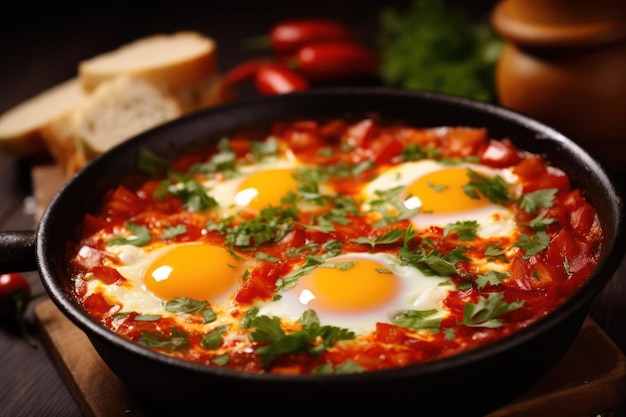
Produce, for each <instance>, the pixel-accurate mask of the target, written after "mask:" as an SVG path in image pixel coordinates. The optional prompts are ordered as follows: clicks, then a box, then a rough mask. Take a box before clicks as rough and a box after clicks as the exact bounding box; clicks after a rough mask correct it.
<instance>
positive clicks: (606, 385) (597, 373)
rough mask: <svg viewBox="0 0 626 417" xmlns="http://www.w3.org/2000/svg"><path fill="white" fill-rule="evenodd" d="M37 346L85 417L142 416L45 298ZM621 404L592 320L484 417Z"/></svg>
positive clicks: (625, 384)
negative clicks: (558, 356)
mask: <svg viewBox="0 0 626 417" xmlns="http://www.w3.org/2000/svg"><path fill="white" fill-rule="evenodd" d="M32 178H33V187H34V196H35V198H36V199H37V202H38V211H37V216H40V215H41V213H42V212H43V210H44V209H45V207H46V206H47V204H48V202H49V201H50V199H51V198H52V196H53V195H54V194H55V193H56V192H57V190H58V189H59V187H60V186H61V185H62V184H63V181H64V178H63V176H62V174H61V171H60V169H59V168H58V167H56V166H54V165H51V166H41V167H36V168H35V169H34V170H33V173H32ZM35 317H36V319H37V323H38V326H39V331H40V337H41V340H42V344H43V345H44V346H45V347H46V349H47V351H48V352H49V354H50V357H51V358H52V361H53V362H54V364H55V365H56V367H57V369H58V370H59V373H60V374H61V376H62V377H63V379H64V381H65V383H66V384H67V386H68V388H69V390H70V392H71V393H72V395H73V397H74V399H75V400H76V402H77V404H78V405H79V407H80V408H81V410H82V412H83V413H84V414H85V416H86V417H91V416H93V417H110V416H118V415H119V416H128V417H133V416H135V417H143V416H145V415H146V413H145V411H144V410H143V408H142V405H141V403H140V402H139V401H138V400H137V399H136V398H135V397H134V396H133V395H132V393H130V392H129V391H128V389H127V388H126V387H125V385H124V383H123V382H122V381H121V380H120V379H119V378H118V377H117V376H116V375H115V374H114V373H113V372H112V371H111V370H110V369H109V368H108V366H107V365H106V364H105V363H104V361H103V360H102V359H101V358H100V356H98V354H97V352H96V351H95V349H94V348H93V347H92V345H91V343H90V342H89V340H88V339H87V337H86V336H85V334H84V333H83V332H82V331H81V330H79V329H78V328H77V327H76V326H75V325H74V324H73V323H71V322H70V321H69V319H67V318H66V317H65V316H64V315H63V314H62V313H61V312H60V311H59V310H58V309H57V307H56V306H55V305H54V304H53V303H52V301H50V300H46V301H43V302H41V303H39V304H38V305H37V306H36V307H35ZM625 401H626V356H624V354H623V353H622V352H621V350H620V349H619V348H618V347H617V346H616V345H615V344H614V343H613V342H612V341H611V339H610V338H609V337H608V336H607V335H606V334H605V333H604V332H603V331H602V329H601V328H600V327H599V326H598V325H597V324H596V323H595V322H594V321H593V320H592V319H591V318H587V320H586V321H585V323H584V325H583V327H582V329H581V331H580V333H579V334H578V336H577V338H576V340H575V341H574V343H573V345H572V346H571V347H570V349H569V350H568V352H567V353H566V354H565V356H564V357H563V358H562V360H561V361H560V362H559V363H558V364H557V366H556V367H555V368H554V369H553V370H552V371H551V372H550V373H549V374H548V375H547V376H546V377H545V378H544V379H543V380H541V381H540V382H539V383H537V384H536V385H535V386H533V387H532V388H531V389H530V390H528V391H527V392H526V393H524V394H523V395H521V396H520V397H519V398H518V399H516V400H515V401H513V402H512V403H510V404H509V405H507V406H506V407H503V408H502V409H500V410H498V411H495V412H493V413H491V414H489V416H487V417H544V416H545V417H588V416H607V417H608V416H612V415H614V414H613V413H614V412H615V411H616V410H618V409H620V408H621V407H622V406H623V405H624V403H625Z"/></svg>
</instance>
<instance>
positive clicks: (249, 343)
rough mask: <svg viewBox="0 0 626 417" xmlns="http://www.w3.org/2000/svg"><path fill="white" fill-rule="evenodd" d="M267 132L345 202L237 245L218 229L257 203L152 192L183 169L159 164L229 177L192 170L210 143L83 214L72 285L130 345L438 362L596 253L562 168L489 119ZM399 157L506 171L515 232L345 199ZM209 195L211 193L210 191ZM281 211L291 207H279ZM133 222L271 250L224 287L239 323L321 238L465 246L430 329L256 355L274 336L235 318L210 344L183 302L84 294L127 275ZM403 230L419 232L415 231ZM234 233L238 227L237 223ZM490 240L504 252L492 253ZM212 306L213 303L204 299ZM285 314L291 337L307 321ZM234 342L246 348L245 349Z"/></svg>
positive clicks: (362, 362) (531, 307)
mask: <svg viewBox="0 0 626 417" xmlns="http://www.w3.org/2000/svg"><path fill="white" fill-rule="evenodd" d="M261 137H262V138H263V140H265V141H267V143H269V141H275V144H276V145H277V149H278V150H277V151H276V152H278V153H281V154H284V153H285V152H289V153H291V154H293V155H294V156H295V158H296V159H297V160H298V161H300V162H301V163H303V164H309V165H312V166H317V167H323V168H325V169H326V171H325V172H327V173H330V174H329V178H328V179H326V180H325V181H326V184H328V185H329V186H331V187H332V189H333V190H334V193H335V194H334V196H335V197H336V196H340V197H346V198H348V197H349V198H350V199H346V200H340V199H332V200H331V199H329V200H324V201H325V202H324V203H323V204H322V205H321V208H320V209H319V210H318V211H313V212H309V211H300V212H298V213H297V214H296V215H295V217H293V218H289V219H287V220H285V223H280V224H288V225H289V227H286V228H285V230H284V233H283V234H282V235H281V236H280V239H277V240H275V241H272V240H269V241H267V242H262V243H260V244H258V243H259V242H260V239H261V234H255V235H253V237H252V241H251V242H249V243H248V244H247V246H237V245H236V244H233V240H229V239H231V238H233V236H234V235H233V234H230V235H229V234H226V232H224V230H226V229H228V230H230V231H231V232H232V231H233V230H235V226H234V224H239V225H240V224H242V222H243V221H246V220H251V219H254V216H255V215H254V214H251V213H249V212H245V213H237V214H236V216H240V217H237V219H238V220H232V219H231V220H229V218H228V217H224V216H221V217H220V216H216V215H215V214H214V210H215V209H214V208H212V207H204V208H200V209H197V208H196V209H189V207H188V206H187V205H186V204H188V202H185V201H183V200H182V199H181V197H180V195H175V194H172V193H164V194H162V195H161V196H160V197H159V198H155V193H157V192H158V190H160V189H162V187H163V184H164V181H169V182H168V184H170V185H171V184H173V183H174V184H175V183H176V181H177V180H176V178H180V177H174V176H168V175H170V174H168V173H167V172H170V173H171V172H172V171H175V172H178V173H184V174H185V175H186V176H187V177H191V178H194V179H196V180H198V181H199V182H201V181H203V180H205V179H206V178H207V176H210V177H211V178H213V179H215V178H218V179H219V178H222V177H226V176H227V175H228V172H227V171H220V170H217V171H216V170H213V171H210V173H209V174H207V173H206V172H201V171H197V170H194V169H195V167H197V166H198V165H199V164H202V163H206V162H207V161H211V158H212V157H214V156H215V155H216V154H217V153H218V150H217V149H210V150H208V151H206V152H204V151H203V152H195V153H193V154H191V153H190V154H189V155H186V156H183V157H180V158H178V159H176V160H175V161H168V167H169V171H168V170H162V171H161V172H166V173H165V174H162V175H160V176H158V177H148V176H146V178H145V179H142V181H137V180H136V179H134V180H133V181H132V182H131V181H129V182H128V183H127V184H120V185H119V186H118V187H117V188H115V189H113V190H111V191H110V192H109V193H107V194H106V196H105V198H104V199H103V202H102V206H101V209H100V210H99V211H98V212H97V213H90V214H86V215H85V219H84V227H83V231H84V235H83V236H82V238H81V240H80V241H79V242H76V248H78V249H80V250H76V252H74V253H71V260H72V266H73V271H72V273H73V275H74V276H75V277H76V291H75V292H76V296H77V298H78V299H79V300H80V302H81V304H82V305H83V306H84V308H85V309H86V310H87V311H88V312H89V313H90V314H91V315H92V316H93V317H94V318H96V319H97V320H99V321H100V322H102V323H103V325H105V326H107V327H109V328H110V329H112V330H113V331H115V332H117V333H118V334H120V335H122V336H123V337H126V338H128V339H129V340H132V341H134V342H138V343H139V342H140V341H142V340H144V339H143V338H146V337H147V335H152V336H154V337H153V338H152V339H150V340H151V342H150V343H149V344H146V343H145V342H144V343H143V344H144V345H146V346H148V347H149V348H151V349H154V350H157V351H160V352H163V353H165V354H169V355H173V356H177V357H181V358H184V359H187V360H190V361H193V362H198V363H203V364H206V365H208V366H222V367H226V368H230V369H235V370H240V371H246V372H273V373H277V374H304V373H313V372H339V370H340V369H346V371H352V372H362V371H372V370H379V369H385V368H391V367H398V366H405V365H409V364H413V363H420V362H427V361H432V360H436V359H439V358H443V357H447V356H450V355H453V354H457V353H459V352H463V351H466V350H468V349H472V348H475V347H477V346H480V345H483V344H485V343H489V342H492V341H495V340H498V339H500V338H503V337H506V336H507V335H510V334H512V333H514V332H515V331H517V330H519V329H520V328H523V327H525V326H528V325H529V324H530V323H532V322H534V321H536V320H539V319H541V318H542V317H544V316H545V315H546V314H548V313H549V312H551V311H552V310H554V309H555V308H556V307H557V306H558V305H560V304H561V303H563V302H564V301H565V300H566V299H567V298H568V297H571V296H572V294H573V293H574V292H576V291H577V290H578V288H580V286H581V285H582V284H583V283H584V282H585V280H586V279H587V278H588V276H589V274H590V273H591V271H592V270H593V269H594V267H595V265H596V263H597V258H598V253H599V248H600V242H601V238H602V230H601V227H600V223H599V221H598V218H597V214H596V210H595V209H594V208H593V207H592V206H591V205H590V204H589V203H588V202H587V201H586V200H585V198H584V195H583V194H582V193H581V192H580V190H578V189H576V188H573V187H572V184H571V183H570V180H569V178H568V176H567V175H566V174H565V173H564V172H563V171H561V170H560V169H558V168H556V167H553V166H550V165H549V164H548V163H547V162H546V161H545V160H544V159H543V158H542V157H541V156H539V155H534V154H531V153H529V152H527V151H525V150H523V149H518V148H517V147H516V146H515V145H514V144H513V143H511V142H510V141H508V140H507V139H498V138H491V137H490V136H489V132H488V131H487V130H486V129H481V128H470V127H438V128H417V127H412V126H409V125H402V124H399V123H383V122H382V121H380V120H378V119H376V118H370V119H364V120H359V121H356V122H353V121H347V120H331V121H325V122H322V121H314V120H302V121H296V122H281V123H275V124H274V125H272V127H271V128H270V129H269V130H268V131H267V132H265V134H264V135H261ZM258 138H259V135H254V136H249V137H247V136H246V135H245V134H237V135H235V134H233V135H232V136H231V137H229V138H226V141H227V143H229V144H230V148H229V149H230V151H229V152H231V153H230V156H231V157H232V158H233V163H235V164H238V163H246V164H249V163H251V161H253V156H254V153H255V152H257V150H255V141H257V139H258ZM406 155H412V160H425V159H434V160H437V161H448V162H449V161H453V162H454V161H456V162H458V161H470V162H472V163H475V164H481V165H482V166H485V167H488V168H493V169H498V170H508V171H509V172H510V173H512V174H513V175H514V176H515V178H516V180H515V181H516V182H515V184H509V185H510V190H509V191H510V192H511V193H512V194H511V196H510V198H509V199H508V200H507V201H504V202H501V203H500V204H501V205H502V206H504V207H506V208H507V210H509V211H510V212H511V213H513V217H514V219H515V222H516V225H517V229H516V230H517V231H516V233H515V235H514V236H509V235H506V236H498V237H490V238H477V237H474V238H473V239H469V240H463V239H461V238H460V235H459V236H456V235H455V234H454V232H453V233H452V235H451V236H450V235H448V234H449V233H450V232H449V231H448V230H447V229H446V227H443V226H437V225H433V226H431V227H428V228H421V229H419V228H416V227H414V226H413V225H412V223H411V219H410V218H402V216H399V215H397V213H395V214H396V217H393V216H392V219H391V220H390V221H388V222H387V223H385V224H379V223H376V222H377V221H380V217H379V216H376V215H374V214H372V213H371V212H370V213H367V214H365V213H363V211H362V210H361V211H359V210H356V211H353V210H351V209H350V204H352V203H354V202H356V204H357V206H358V205H359V204H360V203H361V199H362V195H361V194H359V192H358V190H361V189H362V187H363V186H364V185H365V184H367V183H368V182H370V181H371V180H372V179H374V178H375V177H376V176H377V175H378V174H379V173H380V172H381V171H382V170H383V169H384V168H386V167H393V166H397V165H399V164H401V163H402V162H403V161H406V159H403V157H406ZM252 163H253V162H252ZM536 191H549V192H547V193H546V194H549V195H550V203H549V204H544V205H542V206H540V207H539V208H535V209H528V208H527V206H526V205H524V204H523V203H521V201H522V200H523V199H522V198H521V196H523V195H526V196H531V195H532V196H533V197H535V196H538V195H539V194H533V192H536ZM207 192H208V193H209V194H210V190H209V191H207ZM284 204H287V203H284ZM281 210H286V208H285V206H282V208H281ZM332 210H337V211H341V215H337V216H331V215H328V213H330V212H331V211H332ZM283 215H284V213H283ZM322 215H327V217H326V218H327V219H330V220H329V222H330V224H331V225H332V227H327V228H324V227H322V226H323V224H322V222H321V221H320V217H322ZM277 218H278V217H277ZM294 219H295V220H294ZM229 221H230V223H229ZM128 222H132V223H133V224H135V225H139V226H145V227H146V228H147V230H148V231H149V236H150V239H151V241H150V245H156V244H158V243H163V242H165V241H167V243H168V244H174V243H183V242H196V241H203V242H211V243H214V244H217V245H221V246H224V247H229V248H230V250H232V251H233V252H235V253H237V254H239V255H240V256H242V257H243V258H245V259H253V258H255V256H256V255H257V254H259V253H261V254H262V256H263V257H265V258H267V259H269V258H270V257H271V258H273V259H274V261H272V262H270V261H263V260H259V256H256V258H255V259H256V260H255V261H254V262H253V263H251V264H250V266H249V267H248V269H247V272H246V276H245V278H242V280H241V283H240V285H239V287H238V289H237V291H236V293H235V294H234V296H233V298H232V303H234V304H235V305H237V306H240V309H239V310H237V311H236V312H231V313H230V316H232V317H229V319H232V320H234V322H235V323H243V322H244V321H245V319H246V314H247V313H249V312H250V309H251V307H252V306H254V304H255V302H258V301H267V300H271V299H272V297H275V296H276V295H277V294H278V286H279V284H280V283H281V280H282V279H284V278H285V277H288V276H289V274H290V273H292V272H293V271H294V269H296V268H298V267H301V266H302V265H303V264H305V263H306V262H307V261H310V260H311V259H312V258H311V257H315V256H321V254H322V252H320V251H321V249H320V248H321V247H323V246H324V245H326V244H328V242H340V243H341V244H342V246H341V249H340V251H339V252H338V253H368V252H371V251H372V250H373V246H372V244H369V243H365V241H363V240H360V238H367V239H370V241H372V240H375V239H376V238H381V237H385V236H388V234H389V233H394V231H402V232H403V233H404V234H403V236H402V238H396V239H395V240H394V239H390V240H389V241H388V242H382V243H380V244H377V245H376V249H375V250H376V251H378V252H381V253H388V254H393V255H396V256H397V255H398V254H399V253H403V252H402V251H404V253H407V252H409V253H410V254H411V256H416V254H419V253H420V251H423V250H424V251H426V252H427V253H429V254H430V255H433V254H438V255H440V256H441V257H442V259H445V257H446V256H447V255H450V254H453V253H454V251H455V250H458V248H459V247H461V248H462V249H463V256H462V257H461V256H459V257H458V258H451V259H453V261H451V265H449V267H451V268H453V270H452V272H451V273H449V274H448V275H447V277H448V279H449V282H450V283H451V284H450V285H453V289H452V290H450V291H448V292H447V294H446V296H445V297H444V298H443V299H442V301H441V309H442V311H444V310H445V312H446V314H445V315H444V317H442V318H441V320H440V322H438V323H437V324H436V325H433V326H434V327H428V328H412V327H410V326H408V327H407V326H404V325H402V324H399V323H395V322H391V323H390V322H385V321H382V320H381V322H378V323H377V324H376V326H375V329H374V330H373V331H372V332H371V333H368V334H362V335H358V336H356V337H354V338H351V339H345V340H337V341H334V343H328V345H327V346H322V347H320V346H321V344H322V343H323V341H324V336H319V337H316V338H313V339H312V340H309V341H308V343H307V344H306V347H305V348H302V349H296V350H294V351H286V352H284V353H277V354H275V355H273V356H263V355H262V354H261V353H262V352H263V349H261V350H258V349H259V348H262V347H263V346H266V345H268V344H270V343H271V342H268V341H263V340H262V339H260V338H251V337H247V336H249V335H250V333H252V332H253V330H251V328H250V327H245V326H244V325H243V324H242V325H241V326H240V328H239V331H240V332H241V336H240V337H229V338H227V337H224V335H223V336H222V338H221V339H219V338H218V342H216V345H211V346H209V345H210V344H209V342H207V339H206V338H205V336H207V333H208V332H209V331H212V330H219V329H211V328H209V327H210V326H208V325H207V324H206V323H205V322H203V320H202V317H201V315H200V314H199V313H186V314H185V315H184V319H180V320H176V319H172V318H171V317H169V316H168V317H165V316H163V317H154V318H152V319H150V317H139V318H140V320H138V316H141V314H140V313H138V312H136V311H131V312H128V311H125V309H124V306H123V305H121V303H120V302H116V301H115V300H114V299H112V298H111V297H107V296H105V295H104V294H103V293H99V292H96V293H89V291H88V290H87V284H86V282H87V281H89V279H92V278H90V277H93V276H97V277H98V278H99V279H100V281H102V283H103V284H104V285H109V286H115V285H118V286H119V285H124V284H123V283H124V282H125V281H126V278H125V277H123V276H122V275H121V274H120V273H119V272H118V271H117V270H116V269H115V267H116V265H117V264H118V263H119V261H118V260H116V259H115V257H114V256H112V255H111V254H109V253H108V252H107V247H108V246H107V245H108V239H110V237H111V236H112V235H115V234H119V232H120V231H121V230H124V229H126V228H127V227H128ZM237 222H239V223H237ZM170 225H178V226H181V225H182V226H184V227H183V228H182V229H181V230H184V231H183V232H182V233H180V234H177V235H175V236H173V237H163V236H164V232H165V231H166V230H167V229H168V227H169V226H170ZM312 225H315V226H316V227H312ZM229 228H230V229H229ZM409 230H410V231H412V232H413V233H414V235H409V234H408V232H407V231H409ZM273 233H278V232H277V231H276V230H274V231H273ZM459 233H460V232H459ZM237 236H238V238H242V236H243V235H242V232H241V230H239V235H237ZM233 239H234V238H233ZM542 239H543V240H542ZM541 242H543V246H542V244H541ZM531 244H535V245H538V247H537V246H533V245H531ZM495 248H500V251H495V252H493V253H490V254H489V255H486V253H489V251H490V250H491V249H495ZM287 254H289V256H288V255H287ZM409 258H410V256H409ZM487 259H488V261H487ZM485 262H492V263H494V264H497V265H499V267H500V268H501V270H502V271H506V276H504V275H497V274H496V275H489V274H487V272H490V271H485V270H484V269H482V268H484V263H485ZM494 276H495V277H499V278H497V279H496V278H494ZM210 304H211V303H210V302H207V306H210ZM472 311H473V312H474V313H475V314H473V315H472ZM122 313H123V314H122ZM322 324H325V323H322ZM330 324H332V323H330ZM282 325H284V328H283V330H284V332H285V334H287V335H289V334H294V333H296V332H298V331H300V330H302V329H303V328H304V327H305V326H304V325H299V324H294V323H291V324H287V323H282ZM234 327H236V326H234ZM242 343H243V345H245V346H246V347H247V348H245V349H242V348H240V346H241V344H242ZM207 346H209V347H207ZM259 352H261V353H259ZM311 352H313V353H311ZM343 365H346V367H345V368H342V366H343ZM350 366H354V367H352V368H350Z"/></svg>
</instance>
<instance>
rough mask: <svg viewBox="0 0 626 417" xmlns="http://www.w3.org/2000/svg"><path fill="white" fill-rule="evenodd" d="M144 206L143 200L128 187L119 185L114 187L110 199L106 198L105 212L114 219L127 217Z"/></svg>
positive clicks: (141, 209)
mask: <svg viewBox="0 0 626 417" xmlns="http://www.w3.org/2000/svg"><path fill="white" fill-rule="evenodd" d="M145 207H146V202H145V201H143V200H142V199H140V198H139V197H138V196H137V195H136V194H135V193H133V192H131V191H130V190H129V189H128V188H126V187H124V186H122V185H120V186H119V187H117V188H116V189H115V191H114V192H113V195H111V197H110V199H108V202H107V204H106V207H105V212H106V213H107V215H109V216H111V217H112V218H114V219H119V218H128V217H130V216H132V215H133V214H136V213H139V212H141V211H143V210H144V209H145Z"/></svg>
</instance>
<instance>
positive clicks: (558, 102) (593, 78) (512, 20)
mask: <svg viewBox="0 0 626 417" xmlns="http://www.w3.org/2000/svg"><path fill="white" fill-rule="evenodd" d="M491 22H492V26H493V28H494V30H495V31H496V32H497V33H498V34H499V35H500V36H501V37H502V38H503V39H504V40H505V41H506V44H505V47H504V48H503V50H502V54H501V56H500V58H499V62H498V65H497V67H496V75H495V78H496V80H495V82H496V89H497V94H498V101H499V103H500V104H501V105H502V106H504V107H508V108H511V109H513V110H516V111H519V112H522V113H525V114H527V115H530V116H532V117H534V118H536V119H538V120H541V121H542V122H544V123H546V124H549V125H551V126H552V127H554V128H556V129H558V130H560V131H561V132H563V133H565V134H567V135H569V136H570V137H572V138H573V139H574V140H576V141H577V142H579V144H580V145H582V146H584V147H586V148H587V149H588V150H589V151H590V152H591V153H592V154H595V155H596V156H597V157H599V159H601V160H603V161H604V162H606V163H607V164H608V165H609V166H611V167H612V168H616V169H618V170H626V162H625V161H624V160H625V159H626V2H625V1H624V0H596V1H593V2H590V1H588V0H502V1H501V2H500V3H498V4H497V5H496V6H495V7H494V9H493V11H492V15H491Z"/></svg>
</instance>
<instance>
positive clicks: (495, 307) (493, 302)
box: [458, 292, 524, 328]
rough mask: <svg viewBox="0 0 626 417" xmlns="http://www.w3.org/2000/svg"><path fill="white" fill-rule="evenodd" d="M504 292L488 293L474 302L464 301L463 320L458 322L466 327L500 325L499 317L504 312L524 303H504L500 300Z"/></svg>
mask: <svg viewBox="0 0 626 417" xmlns="http://www.w3.org/2000/svg"><path fill="white" fill-rule="evenodd" d="M503 298H504V293H502V292H494V293H489V294H488V295H487V297H480V300H479V301H478V302H477V303H476V304H474V303H466V304H465V308H464V310H463V320H461V321H460V322H459V323H458V324H460V325H463V326H468V327H489V328H494V327H500V326H502V324H503V323H504V321H503V320H502V319H501V318H500V316H501V315H503V314H505V313H510V312H511V311H514V310H517V309H519V308H521V307H522V306H523V305H524V302H523V301H515V302H513V303H506V302H504V301H502V299H503Z"/></svg>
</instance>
